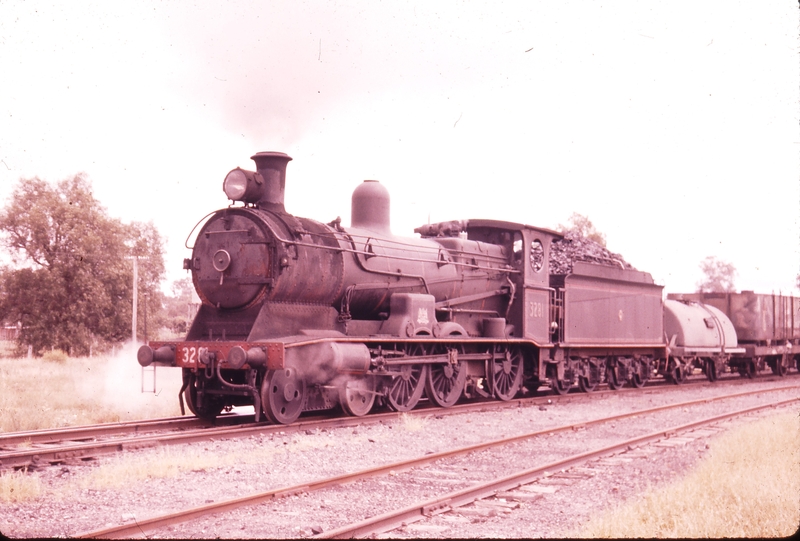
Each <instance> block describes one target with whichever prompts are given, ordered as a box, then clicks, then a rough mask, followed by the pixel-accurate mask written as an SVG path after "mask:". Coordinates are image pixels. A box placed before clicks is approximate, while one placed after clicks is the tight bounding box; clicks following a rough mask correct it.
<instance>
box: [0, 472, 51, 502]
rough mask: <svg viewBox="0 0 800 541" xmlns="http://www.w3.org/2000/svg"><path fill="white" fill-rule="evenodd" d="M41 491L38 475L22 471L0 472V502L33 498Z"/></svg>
mask: <svg viewBox="0 0 800 541" xmlns="http://www.w3.org/2000/svg"><path fill="white" fill-rule="evenodd" d="M41 493H42V483H41V481H39V478H38V477H34V476H31V475H28V474H27V472H24V471H11V472H5V473H3V474H0V502H7V503H14V502H21V501H25V500H33V499H36V498H38V497H39V495H40V494H41Z"/></svg>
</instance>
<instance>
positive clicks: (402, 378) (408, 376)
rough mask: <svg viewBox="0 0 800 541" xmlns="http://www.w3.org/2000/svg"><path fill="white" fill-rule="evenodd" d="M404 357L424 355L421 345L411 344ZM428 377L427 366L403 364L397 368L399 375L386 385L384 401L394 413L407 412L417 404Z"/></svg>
mask: <svg viewBox="0 0 800 541" xmlns="http://www.w3.org/2000/svg"><path fill="white" fill-rule="evenodd" d="M405 353H406V356H408V357H413V356H415V355H425V348H424V346H423V345H422V344H411V345H409V346H408V347H407V348H406V352H405ZM427 376H428V366H427V365H424V364H404V365H402V366H401V367H400V368H399V374H398V375H396V376H394V377H393V378H392V381H391V382H389V384H388V385H387V390H386V400H387V401H388V402H389V406H390V407H391V408H392V409H393V410H395V411H409V410H412V409H414V406H416V405H417V403H419V400H420V398H422V393H424V392H425V379H426V378H427Z"/></svg>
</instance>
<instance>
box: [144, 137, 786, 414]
mask: <svg viewBox="0 0 800 541" xmlns="http://www.w3.org/2000/svg"><path fill="white" fill-rule="evenodd" d="M251 159H253V160H254V161H255V164H256V171H249V170H244V169H241V168H236V169H233V170H232V171H230V172H229V173H228V174H227V176H226V177H225V179H224V182H223V190H224V192H225V194H226V195H227V197H228V199H230V200H231V201H233V202H234V203H239V205H233V206H230V207H228V208H224V209H221V210H218V211H216V212H214V213H213V214H212V215H211V216H210V218H208V220H206V222H205V223H204V224H203V226H202V227H201V229H200V231H199V233H198V234H197V237H196V240H195V243H194V247H193V249H192V257H191V258H190V259H186V260H184V268H185V269H188V270H189V271H191V274H192V279H193V282H194V286H195V288H196V290H197V293H198V295H199V296H200V298H201V300H202V305H201V307H200V309H199V311H198V313H197V315H196V317H195V319H194V321H193V323H192V325H191V327H190V329H189V331H188V333H187V335H186V338H185V340H182V341H178V342H150V343H149V344H148V345H144V346H142V347H141V348H140V349H139V351H138V361H139V363H140V364H141V365H142V366H148V365H151V364H154V365H157V366H172V367H180V368H181V369H182V371H183V385H182V388H181V390H180V393H179V396H180V397H181V408H182V410H183V399H184V398H185V400H186V403H187V404H188V406H189V409H190V410H191V411H192V412H193V413H194V414H195V415H197V416H198V417H201V418H206V419H213V418H214V417H215V416H217V415H218V414H219V413H220V412H221V411H222V410H223V409H225V408H230V407H233V406H238V405H253V406H254V408H255V414H256V419H257V420H259V418H260V415H261V413H262V412H263V414H265V415H266V417H267V418H268V419H269V420H270V421H271V422H273V423H284V424H286V423H292V422H293V421H295V420H296V419H297V418H298V416H299V415H300V414H301V413H302V412H304V411H313V410H324V409H331V408H335V407H341V408H342V409H343V410H344V411H345V412H346V413H347V414H350V415H355V416H361V415H365V414H367V413H368V412H369V411H370V410H371V409H372V408H373V406H374V405H375V403H376V402H377V403H379V404H381V405H384V406H388V407H389V408H391V409H393V410H396V411H408V410H410V409H412V408H414V407H415V406H416V405H417V404H418V403H419V402H420V400H422V399H424V398H427V400H428V401H430V402H431V403H433V404H436V405H438V406H441V407H449V406H452V405H453V404H455V403H456V402H457V401H458V400H459V399H461V398H462V397H466V398H470V397H475V396H482V397H493V398H495V399H498V400H510V399H512V398H514V397H515V396H517V395H520V394H525V393H530V392H533V391H535V390H536V389H538V388H539V387H540V386H543V385H546V386H549V387H550V388H552V389H553V391H555V392H556V393H560V394H563V393H567V392H569V391H570V389H571V388H573V387H574V386H576V385H577V386H578V387H579V388H580V389H581V390H582V391H585V392H590V391H593V390H595V389H596V388H597V386H598V385H599V384H601V383H602V382H605V383H607V384H608V386H610V387H611V388H613V389H617V388H619V387H621V386H622V385H625V384H630V385H633V386H635V387H641V386H642V385H644V384H645V383H646V382H647V381H648V380H649V379H650V378H651V377H653V376H654V375H657V374H661V375H663V376H664V377H666V378H667V379H669V380H671V381H673V382H675V383H680V382H682V381H684V380H685V379H686V377H687V376H688V374H690V373H691V372H692V371H693V370H694V369H695V368H700V369H702V370H703V371H704V372H705V374H706V375H707V377H708V378H709V379H711V380H714V379H716V378H717V377H718V375H719V373H720V372H721V371H722V370H725V369H726V368H727V366H729V364H730V363H731V360H732V359H739V360H738V361H736V362H735V363H734V365H731V366H735V367H737V369H739V370H740V372H741V373H743V374H744V375H750V376H752V375H753V374H754V373H755V371H756V369H757V368H759V367H760V366H761V365H758V364H757V363H758V361H757V360H755V359H758V358H759V357H761V358H768V362H769V363H770V366H773V365H774V366H775V368H774V369H773V370H775V371H776V373H782V374H785V370H784V368H786V367H788V365H789V363H790V362H791V361H792V360H794V361H795V363H797V362H799V361H798V359H800V355H793V354H792V350H791V348H792V345H796V344H798V339H800V328H798V326H800V317H797V316H798V310H799V309H800V303H798V302H797V301H798V299H792V298H791V297H789V298H784V299H789V300H790V307H789V309H788V312H786V313H787V314H789V315H790V316H791V317H792V322H793V323H792V324H791V325H790V327H789V329H788V331H789V334H788V335H787V336H780V337H776V338H777V339H776V340H775V341H774V342H770V343H769V346H764V347H771V348H772V349H770V350H769V351H770V352H772V351H773V350H774V351H775V353H770V354H769V355H765V351H762V350H757V351H756V349H753V348H746V347H741V346H740V345H739V344H738V341H737V333H736V329H735V328H734V325H733V323H732V322H731V318H730V317H729V316H728V315H726V313H725V306H721V305H720V303H714V302H711V300H710V299H708V298H694V297H693V298H689V297H685V298H680V299H678V298H674V299H673V298H670V299H667V300H662V286H659V285H656V284H655V283H654V281H653V279H652V277H651V275H650V274H648V273H645V272H640V271H636V270H631V269H626V268H620V266H613V265H611V266H609V265H601V264H595V263H589V262H585V261H575V262H574V264H572V265H571V269H570V271H569V272H568V273H566V274H553V273H551V271H550V251H551V248H552V246H553V244H554V243H557V242H560V241H562V240H563V235H562V234H560V233H558V232H556V231H551V230H549V229H543V228H539V227H533V226H530V225H525V224H518V223H512V222H506V221H498V220H483V219H481V220H468V221H467V220H465V221H451V222H442V223H435V224H426V225H423V226H422V227H419V228H417V229H416V230H415V232H416V233H418V234H419V235H420V237H419V238H406V237H398V236H395V235H393V234H392V232H391V227H390V214H389V194H388V191H387V190H386V189H385V188H384V187H383V186H382V185H381V184H380V183H379V182H377V181H372V180H366V181H364V182H363V183H362V184H361V185H359V186H358V187H357V188H356V189H355V191H354V192H353V195H352V209H351V220H350V223H351V226H350V227H343V226H342V225H341V220H340V219H338V218H337V219H336V220H334V221H332V222H330V223H328V224H324V223H320V222H317V221H314V220H311V219H308V218H300V217H297V216H293V215H291V214H289V213H287V212H286V210H285V208H284V189H285V181H286V168H287V164H288V162H289V161H290V160H291V159H292V158H290V157H289V156H287V155H286V154H284V153H281V152H259V153H257V154H255V155H254V156H252V158H251ZM784 330H785V329H784ZM762 338H763V337H762ZM769 340H772V339H769ZM775 348H778V349H775ZM779 350H780V351H779ZM798 353H800V351H798ZM747 355H749V356H750V357H747ZM741 359H749V360H741ZM751 361H752V364H751ZM736 363H738V364H736ZM762 364H763V363H762ZM751 368H752V370H751Z"/></svg>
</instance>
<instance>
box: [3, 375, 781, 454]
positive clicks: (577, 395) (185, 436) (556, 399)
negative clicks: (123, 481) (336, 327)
mask: <svg viewBox="0 0 800 541" xmlns="http://www.w3.org/2000/svg"><path fill="white" fill-rule="evenodd" d="M776 377H777V376H776ZM725 379H730V380H732V382H731V383H732V384H734V383H733V382H739V381H741V382H742V383H747V382H749V381H750V380H741V379H739V378H725ZM781 379H783V378H781ZM764 381H770V380H767V379H766V378H765V379H764ZM688 383H690V384H701V385H715V384H716V383H713V384H712V383H709V382H708V381H707V380H706V379H704V378H703V379H700V378H698V379H696V380H694V381H690V382H688ZM684 386H685V384H683V385H681V386H673V385H671V384H666V383H663V385H662V384H659V385H657V386H654V385H650V386H646V387H644V388H633V387H626V388H624V389H618V390H609V389H606V390H600V391H593V392H591V393H583V392H574V393H573V392H570V393H568V394H565V395H556V394H552V395H550V394H547V395H538V396H530V397H523V398H515V399H512V400H509V401H497V400H493V399H478V400H475V401H473V402H469V403H465V404H457V405H454V406H452V407H449V408H440V407H437V406H434V405H428V406H427V407H424V406H423V407H420V408H417V409H414V410H412V411H410V412H405V413H404V414H400V413H396V412H386V413H373V414H370V415H367V416H364V417H335V418H320V417H308V418H305V419H304V420H300V421H299V422H295V423H293V424H291V425H272V424H263V423H252V422H247V421H248V420H249V419H250V418H252V415H249V414H246V415H240V416H237V417H239V418H238V419H237V417H234V416H223V417H218V418H217V419H218V420H223V421H224V422H231V424H229V425H228V424H226V426H223V427H219V426H209V425H208V424H206V423H204V422H202V421H200V420H198V419H196V418H190V419H187V420H186V422H188V423H198V426H200V428H197V429H194V430H186V431H183V432H180V433H177V434H175V433H172V434H138V431H137V430H135V429H134V428H132V427H133V426H134V425H131V429H130V432H134V433H137V434H138V435H135V436H130V437H120V438H113V439H109V440H99V441H91V442H81V441H79V440H81V439H89V438H90V437H92V436H90V435H89V432H86V433H84V434H83V436H82V437H81V436H76V435H75V434H76V433H77V434H80V431H81V430H82V429H83V428H88V429H91V427H77V432H76V433H71V432H68V435H69V438H60V439H48V438H50V437H52V435H53V434H54V432H57V429H54V430H49V429H48V430H44V431H31V432H28V433H18V432H15V433H11V434H9V435H8V436H9V439H11V438H10V437H11V436H13V437H15V438H16V437H20V438H21V439H22V441H21V442H18V443H17V445H20V444H26V443H27V441H28V440H27V439H26V437H23V435H25V434H28V435H31V436H33V435H35V434H37V432H42V433H43V436H41V439H42V441H44V442H45V443H46V444H48V445H47V447H25V448H19V449H16V450H13V449H3V448H2V447H4V445H0V468H16V469H20V468H25V467H39V466H45V465H53V464H63V463H65V462H67V461H70V460H78V459H86V458H90V457H95V456H98V455H105V454H112V453H116V452H121V451H124V450H133V449H139V448H146V447H154V446H156V445H177V444H182V443H191V442H196V441H204V440H207V439H210V438H235V437H246V436H250V435H253V434H271V433H275V432H284V433H289V434H292V433H296V432H300V431H304V430H313V429H319V428H338V427H352V426H359V425H367V424H375V423H382V422H386V421H390V420H394V419H396V418H397V417H399V416H400V415H412V416H424V415H430V414H432V413H434V414H436V415H453V414H458V413H469V412H471V411H485V410H486V409H487V408H491V409H498V410H500V409H506V408H512V407H523V406H535V405H542V404H546V405H552V404H558V403H567V404H568V403H571V402H572V401H573V400H574V399H577V400H591V399H594V398H603V397H607V396H613V395H616V394H619V393H637V392H643V393H647V392H648V391H653V390H656V389H672V388H675V389H679V388H683V387H684ZM793 387H794V386H788V387H781V388H777V390H780V389H789V388H793ZM575 389H576V390H577V388H575ZM757 392H759V391H757ZM176 419H180V418H176ZM158 421H159V420H158V419H156V420H153V422H158ZM238 421H243V423H241V424H238V423H237V422H238ZM233 423H237V424H233ZM144 424H147V422H145V423H144ZM98 426H106V425H98ZM113 426H115V425H113V424H110V425H108V428H107V430H108V431H109V432H108V434H109V435H114V434H115V432H114V431H113V430H112V428H113ZM116 433H123V432H121V431H117V432H116ZM64 441H67V443H61V445H57V444H58V443H59V442H64ZM9 445H10V444H5V446H6V447H7V446H9Z"/></svg>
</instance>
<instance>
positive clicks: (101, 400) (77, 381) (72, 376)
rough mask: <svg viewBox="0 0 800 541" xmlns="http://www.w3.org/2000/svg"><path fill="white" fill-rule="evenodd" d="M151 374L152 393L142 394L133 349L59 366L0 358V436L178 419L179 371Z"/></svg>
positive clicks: (78, 359)
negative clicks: (154, 386)
mask: <svg viewBox="0 0 800 541" xmlns="http://www.w3.org/2000/svg"><path fill="white" fill-rule="evenodd" d="M156 375H157V389H156V390H157V393H156V394H153V393H142V392H141V378H142V376H141V367H140V366H139V364H138V363H137V362H136V349H135V347H127V348H125V349H123V350H122V352H120V353H118V354H117V355H115V356H113V357H112V356H110V355H105V356H95V357H92V358H89V357H77V358H67V359H66V360H65V361H64V362H48V361H44V360H42V359H36V358H34V359H26V358H22V359H19V358H17V359H9V358H0V432H16V431H20V430H36V429H41V428H54V427H60V426H74V425H83V424H94V423H107V422H116V421H125V420H134V419H143V418H154V417H167V416H172V415H179V414H180V407H179V406H178V397H177V395H178V390H179V389H180V385H181V382H180V379H181V375H180V370H177V369H167V368H161V369H158V372H157V374H156Z"/></svg>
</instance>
